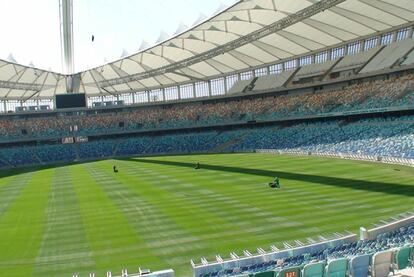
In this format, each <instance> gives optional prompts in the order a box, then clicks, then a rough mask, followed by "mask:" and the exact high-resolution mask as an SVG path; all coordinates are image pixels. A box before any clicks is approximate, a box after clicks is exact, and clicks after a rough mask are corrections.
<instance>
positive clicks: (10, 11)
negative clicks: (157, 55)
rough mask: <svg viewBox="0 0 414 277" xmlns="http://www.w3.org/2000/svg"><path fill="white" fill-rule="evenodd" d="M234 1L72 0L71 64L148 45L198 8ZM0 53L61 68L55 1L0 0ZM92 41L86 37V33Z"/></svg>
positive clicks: (211, 9) (93, 62)
mask: <svg viewBox="0 0 414 277" xmlns="http://www.w3.org/2000/svg"><path fill="white" fill-rule="evenodd" d="M235 2H236V0H74V32H75V69H76V71H80V70H84V69H86V68H91V67H95V66H98V65H101V64H103V63H104V60H105V59H106V60H107V61H112V60H116V59H119V58H120V57H121V55H122V52H123V50H124V49H125V50H126V51H127V52H128V53H129V54H133V53H135V52H137V51H138V49H139V46H140V45H141V41H142V40H143V39H144V40H145V41H146V42H148V44H150V45H152V44H154V43H155V42H156V41H157V39H158V38H159V36H160V32H161V31H164V32H166V33H167V34H168V35H172V34H174V33H175V31H176V30H177V28H178V26H179V25H180V23H183V24H185V25H187V26H189V27H190V26H192V25H193V24H194V22H195V21H196V20H197V19H198V18H199V15H200V13H203V14H205V15H206V16H208V17H210V16H211V15H212V14H213V13H215V12H216V11H217V9H219V8H220V7H223V6H229V5H231V4H233V3H235ZM0 11H2V13H1V16H0V34H1V37H2V38H1V43H0V58H1V59H7V57H8V56H9V54H10V53H12V54H13V57H14V58H15V59H16V61H17V62H18V63H22V64H26V65H28V64H29V63H30V62H33V63H34V65H35V66H36V67H39V68H44V69H48V68H51V69H52V70H54V71H59V72H60V71H61V55H60V33H59V1H58V0H36V1H34V0H0ZM92 35H94V36H95V41H94V42H92V41H91V36H92Z"/></svg>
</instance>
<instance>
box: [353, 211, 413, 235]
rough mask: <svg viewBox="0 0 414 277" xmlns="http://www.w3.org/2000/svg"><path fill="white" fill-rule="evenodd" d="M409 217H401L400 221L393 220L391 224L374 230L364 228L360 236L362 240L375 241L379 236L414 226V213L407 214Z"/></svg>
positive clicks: (361, 229)
mask: <svg viewBox="0 0 414 277" xmlns="http://www.w3.org/2000/svg"><path fill="white" fill-rule="evenodd" d="M407 214H408V216H407V215H403V216H401V218H400V219H397V218H392V220H391V221H390V222H389V223H386V224H384V223H383V222H381V223H382V224H383V225H379V226H376V227H374V228H372V229H369V230H367V229H365V228H363V227H361V228H360V236H361V240H373V239H376V238H377V236H378V235H380V234H384V233H388V232H391V231H394V230H397V229H398V228H401V227H405V226H409V225H413V224H414V213H407Z"/></svg>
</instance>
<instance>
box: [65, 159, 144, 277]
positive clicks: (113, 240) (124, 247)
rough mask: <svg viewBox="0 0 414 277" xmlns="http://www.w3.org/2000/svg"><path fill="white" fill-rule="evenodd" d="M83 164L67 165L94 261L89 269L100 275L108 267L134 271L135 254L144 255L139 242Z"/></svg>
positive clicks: (116, 271) (126, 221)
mask: <svg viewBox="0 0 414 277" xmlns="http://www.w3.org/2000/svg"><path fill="white" fill-rule="evenodd" d="M86 167H87V164H82V165H76V166H73V167H71V172H72V176H73V177H72V178H73V183H74V188H75V193H76V196H77V199H78V202H79V207H80V212H81V217H82V223H83V226H84V228H85V230H86V234H87V238H88V241H89V244H90V247H91V250H92V257H93V260H94V262H95V268H94V269H91V271H93V272H96V273H97V274H100V275H103V274H104V273H105V272H106V271H108V270H110V271H112V272H114V273H117V274H118V273H120V272H121V269H123V268H128V269H130V271H137V265H138V263H137V260H138V259H137V257H136V256H138V257H145V254H146V253H145V251H144V249H142V246H141V245H142V242H141V241H140V239H139V238H138V237H137V235H136V233H135V231H134V229H133V228H132V227H131V225H130V224H129V222H128V220H127V219H126V218H125V215H124V213H123V212H122V211H121V210H120V209H119V208H118V207H117V206H116V204H115V203H114V202H113V201H112V200H111V199H110V198H109V197H108V195H107V194H106V193H105V192H104V190H103V188H102V185H101V184H99V183H98V182H97V181H96V180H95V178H94V177H93V176H91V175H90V173H89V172H88V170H87V169H86ZM134 251H135V252H134ZM131 253H136V254H137V255H136V256H135V255H132V254H131Z"/></svg>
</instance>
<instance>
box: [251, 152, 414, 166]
mask: <svg viewBox="0 0 414 277" xmlns="http://www.w3.org/2000/svg"><path fill="white" fill-rule="evenodd" d="M256 153H270V154H279V155H283V154H285V155H298V156H317V157H326V158H340V159H346V160H357V161H369V162H380V163H388V164H399V165H406V166H412V167H414V159H406V158H399V157H385V156H372V155H361V154H344V153H329V152H306V151H293V150H292V151H290V150H275V149H256Z"/></svg>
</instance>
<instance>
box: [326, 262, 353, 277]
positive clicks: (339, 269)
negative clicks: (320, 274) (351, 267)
mask: <svg viewBox="0 0 414 277" xmlns="http://www.w3.org/2000/svg"><path fill="white" fill-rule="evenodd" d="M347 272H348V259H346V258H342V259H336V260H331V261H329V262H328V264H327V265H326V269H325V276H326V277H346V275H347Z"/></svg>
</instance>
